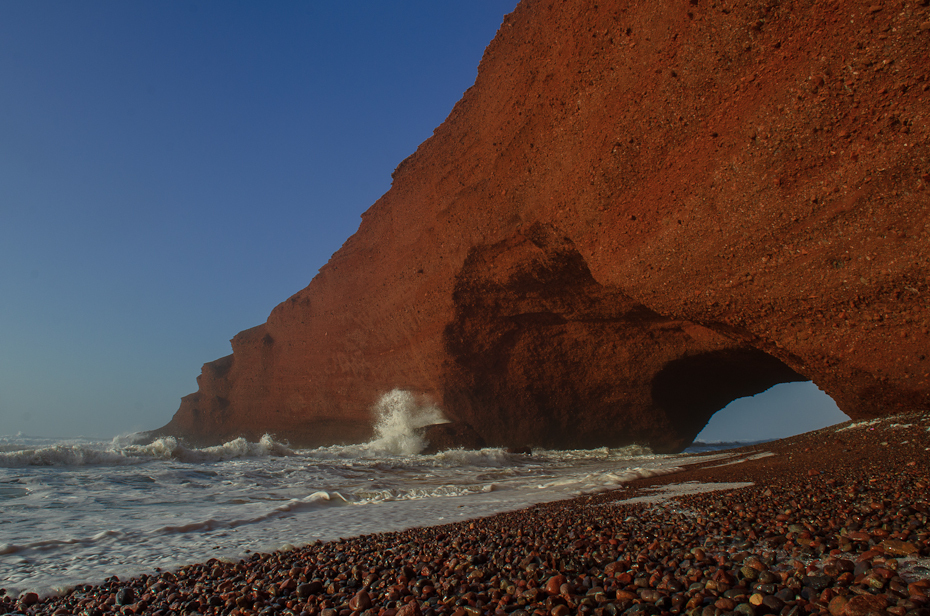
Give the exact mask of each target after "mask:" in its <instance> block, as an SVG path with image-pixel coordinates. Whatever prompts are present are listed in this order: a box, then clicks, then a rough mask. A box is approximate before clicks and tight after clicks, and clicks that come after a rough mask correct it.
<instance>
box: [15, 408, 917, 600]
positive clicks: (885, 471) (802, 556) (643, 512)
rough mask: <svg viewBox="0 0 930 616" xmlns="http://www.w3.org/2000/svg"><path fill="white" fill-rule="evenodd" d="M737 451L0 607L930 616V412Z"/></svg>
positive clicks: (25, 595)
mask: <svg viewBox="0 0 930 616" xmlns="http://www.w3.org/2000/svg"><path fill="white" fill-rule="evenodd" d="M735 453H736V454H737V455H735V456H733V457H731V458H728V459H727V460H726V461H721V460H719V459H717V460H714V461H709V462H698V463H695V464H692V465H690V466H686V467H684V468H683V469H682V470H678V471H675V472H672V473H669V474H666V475H663V476H659V477H651V478H644V479H638V480H634V481H632V482H630V483H628V484H626V485H625V486H624V487H623V488H622V489H619V490H613V491H609V492H603V493H598V494H591V495H586V496H581V497H578V498H574V499H570V500H565V501H557V502H551V503H545V504H540V505H536V506H533V507H530V508H527V509H524V510H520V511H516V512H510V513H503V514H498V515H494V516H491V517H486V518H480V519H474V520H468V521H464V522H456V523H453V524H447V525H442V526H432V527H427V528H416V529H413V530H407V531H402V532H394V533H383V534H376V535H363V536H359V537H353V538H350V539H340V540H337V541H330V542H326V543H321V542H316V543H311V544H308V545H304V546H303V547H299V548H295V549H292V550H287V551H281V552H275V553H255V554H252V555H251V556H250V557H249V558H246V559H243V560H239V561H236V562H229V561H223V560H216V559H211V560H209V561H207V562H205V563H202V564H197V565H191V566H186V567H183V568H181V569H178V570H174V571H161V572H157V573H156V574H154V575H143V576H139V577H137V578H132V579H128V578H127V579H122V578H117V577H111V578H109V579H108V580H106V581H105V582H104V583H103V584H99V585H79V586H76V587H74V588H72V589H71V590H69V591H68V592H67V593H65V594H63V595H61V596H52V597H45V598H42V597H39V596H37V595H36V594H34V593H23V594H21V595H19V596H16V597H14V596H10V595H8V594H7V593H6V592H5V591H0V593H2V595H0V614H60V615H65V614H75V615H77V614H82V615H84V614H86V615H88V616H100V615H104V614H127V615H128V614H153V615H161V616H169V615H178V616H180V615H183V614H203V615H208V614H216V615H220V614H223V615H227V614H229V615H236V614H241V615H243V616H244V615H251V614H263V615H272V614H281V615H294V616H302V615H305V616H438V615H449V616H485V615H494V614H499V615H501V616H503V615H504V614H508V615H512V616H529V615H532V616H568V615H573V614H579V615H586V616H587V615H591V616H616V615H617V614H629V615H631V616H639V615H640V614H645V615H649V616H660V615H661V616H664V615H666V614H687V615H688V616H721V615H727V616H729V615H741V616H765V615H767V614H779V615H783V616H805V615H808V614H816V615H822V616H826V615H827V614H829V615H831V616H870V615H872V614H877V615H878V616H885V615H892V616H930V598H928V595H930V524H928V516H930V414H911V415H898V416H895V417H893V418H886V419H882V420H874V421H865V422H848V423H846V424H840V425H839V426H832V427H829V428H825V429H823V430H819V431H816V432H811V433H807V434H803V435H799V436H796V437H791V438H788V439H783V440H780V441H774V442H769V443H765V444H762V445H756V446H753V447H747V448H743V449H739V450H735ZM287 539H288V541H289V542H290V543H292V544H294V545H299V544H301V543H302V541H301V538H300V537H291V538H287ZM0 584H2V581H0Z"/></svg>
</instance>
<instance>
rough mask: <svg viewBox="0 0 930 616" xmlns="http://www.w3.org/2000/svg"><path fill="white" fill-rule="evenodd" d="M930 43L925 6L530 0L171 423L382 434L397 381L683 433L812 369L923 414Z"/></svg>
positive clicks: (865, 412) (355, 438) (929, 360)
mask: <svg viewBox="0 0 930 616" xmlns="http://www.w3.org/2000/svg"><path fill="white" fill-rule="evenodd" d="M928 47H930V7H928V5H927V2H926V0H904V1H898V2H875V1H874V0H869V1H865V0H850V1H848V2H806V1H802V0H782V1H773V0H751V1H749V2H743V3H734V2H719V1H718V2H710V1H706V2H705V1H704V0H700V1H698V0H691V1H690V2H667V3H656V2H648V1H633V2H628V1H626V0H623V1H621V0H605V1H601V2H598V3H597V4H596V6H595V5H592V4H591V3H590V2H583V1H581V0H566V1H560V2H549V1H546V0H524V1H523V2H521V3H520V4H519V5H518V6H517V8H516V10H515V11H514V12H513V13H512V14H510V15H508V16H506V18H505V19H504V21H503V23H502V25H501V27H500V29H499V31H498V33H497V35H496V37H495V38H494V40H493V41H491V43H490V45H489V46H488V47H487V50H486V52H485V54H484V57H483V59H482V61H481V63H480V66H479V70H478V76H477V80H476V81H475V84H474V86H472V87H471V88H469V89H468V90H467V91H466V92H465V93H464V95H463V97H462V99H461V100H460V101H459V102H458V103H457V104H456V105H455V107H454V108H453V109H452V110H451V112H450V114H449V116H448V118H447V119H446V120H445V122H443V123H442V124H441V125H440V126H439V127H437V128H436V130H435V132H434V134H433V136H432V137H430V138H429V139H427V140H426V141H425V142H423V143H422V144H421V145H420V146H419V147H418V148H417V150H416V152H414V153H413V154H411V155H410V156H409V157H408V158H406V159H405V160H403V161H402V162H400V164H399V165H398V167H397V169H396V171H395V172H394V175H393V185H392V187H391V189H390V190H389V191H388V192H387V193H386V194H385V195H384V196H383V197H381V198H380V199H379V200H378V201H377V202H376V203H375V204H374V205H372V206H371V208H370V209H369V210H368V211H367V212H366V213H365V214H364V215H363V216H362V221H361V224H360V226H359V229H358V231H357V233H355V234H354V235H353V236H351V237H350V238H349V239H348V240H346V242H345V244H344V245H343V246H342V248H341V249H340V250H339V251H337V252H336V253H335V254H334V255H333V256H332V258H331V259H330V261H329V262H328V263H327V264H326V265H325V266H324V267H322V268H321V269H320V271H319V273H318V274H317V275H316V276H315V277H314V278H313V280H312V281H311V282H310V284H309V286H307V287H306V288H305V289H303V290H302V291H299V292H298V293H296V294H295V295H294V296H293V297H291V298H289V299H287V300H285V301H283V302H282V303H281V304H280V305H278V306H277V307H276V308H275V309H274V310H273V311H272V313H271V315H270V316H269V318H268V320H267V322H266V323H264V324H261V325H258V326H256V327H254V328H252V329H249V330H246V331H243V332H240V333H239V334H237V335H236V336H235V337H234V338H233V339H232V354H231V355H229V356H227V357H224V358H221V359H218V360H216V361H212V362H210V363H207V364H205V365H204V367H203V371H202V374H201V375H200V377H199V378H198V385H199V389H198V391H197V392H196V393H193V394H191V395H188V396H186V397H184V398H183V400H182V402H181V405H180V408H179V409H178V411H177V413H176V414H175V416H174V417H173V419H171V421H170V422H169V423H168V424H167V425H166V426H164V427H163V428H161V429H160V430H159V431H157V433H158V434H166V435H173V436H179V437H183V438H185V439H187V441H188V442H191V443H195V444H216V443H220V442H224V441H227V440H229V439H231V438H235V437H238V436H245V437H247V438H249V439H251V440H256V439H258V438H260V437H261V436H262V435H263V434H265V433H272V434H275V435H278V438H281V439H285V440H287V441H289V442H290V443H292V444H294V445H298V446H317V445H325V444H332V443H347V442H364V441H366V440H368V439H369V438H370V437H371V435H372V431H373V422H372V418H371V413H370V409H371V408H372V406H373V405H374V404H375V402H376V401H377V400H378V399H379V397H380V396H381V395H383V394H384V393H386V392H388V391H392V390H394V389H402V390H407V391H411V392H414V393H416V394H418V395H421V396H423V397H424V399H427V400H428V401H429V403H430V404H435V405H436V406H438V407H439V408H441V409H442V411H443V412H444V413H445V414H446V416H447V417H448V418H449V419H450V420H452V421H454V422H458V423H460V424H462V425H463V426H466V427H465V428H463V430H464V431H463V433H469V434H471V433H472V432H470V431H469V429H468V427H470V429H471V430H472V431H476V432H477V437H480V439H481V440H483V441H484V442H485V443H487V444H488V445H492V446H509V447H516V448H520V447H528V446H545V447H552V448H586V447H595V446H604V445H607V446H612V447H619V446H623V445H627V444H631V443H639V444H643V445H649V446H650V447H652V448H653V449H654V450H656V451H678V450H681V449H682V448H683V447H685V446H686V445H687V444H688V443H690V442H691V440H692V439H693V438H694V436H695V435H696V434H697V433H698V432H699V431H700V430H701V429H702V427H703V426H704V425H705V424H706V422H707V420H708V418H709V417H710V416H711V415H712V414H713V413H714V412H716V411H717V410H719V409H721V408H723V407H724V406H725V405H726V404H728V403H729V402H730V401H732V400H733V399H735V398H738V397H743V396H747V395H752V394H755V393H758V392H761V391H763V390H765V389H767V388H769V387H771V386H772V385H775V384H777V383H783V382H788V381H797V380H811V381H813V382H814V383H816V384H817V385H818V386H819V387H820V388H821V389H822V390H824V391H825V392H826V393H827V394H829V395H830V396H831V397H832V398H833V400H835V401H836V403H837V404H838V406H839V408H840V409H841V410H842V411H843V412H845V413H846V414H847V415H848V416H849V417H851V418H853V419H868V418H873V417H880V416H888V415H893V414H896V413H901V412H909V411H914V410H926V409H928V408H930V351H928V349H930V302H928V301H927V298H928V297H930V286H928V285H930V282H928V281H930V186H928V184H930V62H928V58H927V49H928ZM282 224H285V223H283V222H282Z"/></svg>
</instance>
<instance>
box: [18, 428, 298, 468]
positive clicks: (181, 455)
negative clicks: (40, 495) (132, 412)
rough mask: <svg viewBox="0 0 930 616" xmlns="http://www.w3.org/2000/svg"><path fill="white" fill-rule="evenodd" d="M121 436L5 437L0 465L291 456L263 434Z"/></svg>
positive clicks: (220, 459)
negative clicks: (141, 440) (196, 439)
mask: <svg viewBox="0 0 930 616" xmlns="http://www.w3.org/2000/svg"><path fill="white" fill-rule="evenodd" d="M126 440H127V439H125V438H124V437H116V438H115V439H113V440H112V441H109V442H101V441H90V440H82V439H73V440H70V441H64V442H53V443H44V442H43V441H44V439H20V442H19V443H17V442H16V440H15V439H10V438H7V439H4V443H3V447H2V449H3V450H2V451H0V467H2V468H19V467H26V466H122V465H128V464H143V463H145V462H150V461H154V460H176V461H179V462H190V463H203V462H221V461H223V460H232V459H236V458H264V457H272V456H291V455H294V452H293V451H291V450H290V449H289V448H288V447H287V446H285V445H283V444H281V443H278V442H276V441H275V440H274V439H273V438H272V437H271V436H269V435H267V434H266V435H265V436H263V437H262V438H261V440H259V441H258V442H257V443H251V442H249V441H247V440H246V439H244V438H237V439H234V440H232V441H229V442H227V443H223V444H222V445H216V446H213V447H204V448H202V449H194V448H188V447H185V446H184V445H182V444H181V443H180V442H179V441H178V440H177V439H176V438H174V437H171V436H165V437H162V438H159V439H156V440H154V441H152V442H151V443H149V444H146V445H133V444H129V445H126V444H124V443H125V441H126Z"/></svg>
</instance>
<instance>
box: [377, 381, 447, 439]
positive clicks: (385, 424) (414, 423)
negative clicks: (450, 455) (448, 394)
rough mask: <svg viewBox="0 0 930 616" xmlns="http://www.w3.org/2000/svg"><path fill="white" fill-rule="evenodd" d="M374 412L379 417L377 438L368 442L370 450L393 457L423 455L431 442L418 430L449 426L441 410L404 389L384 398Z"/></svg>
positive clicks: (396, 390)
mask: <svg viewBox="0 0 930 616" xmlns="http://www.w3.org/2000/svg"><path fill="white" fill-rule="evenodd" d="M374 411H375V415H376V417H377V423H376V424H375V437H374V438H373V439H372V440H371V442H370V443H368V447H369V449H371V450H375V451H384V452H387V453H393V454H400V455H413V454H417V453H420V452H421V451H423V450H424V449H425V448H426V446H427V442H426V441H425V440H424V439H423V437H421V436H420V435H419V434H417V430H418V429H419V428H423V427H426V426H431V425H433V424H440V423H449V420H448V419H446V418H445V417H444V416H443V414H442V411H440V410H439V408H437V407H436V406H433V405H432V404H429V403H428V402H427V401H425V400H423V399H418V398H417V396H415V395H414V394H413V393H411V392H409V391H404V390H402V389H395V390H393V391H391V392H389V393H386V394H384V395H383V396H381V399H380V400H379V401H378V404H376V405H375V408H374Z"/></svg>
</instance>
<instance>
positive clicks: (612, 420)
mask: <svg viewBox="0 0 930 616" xmlns="http://www.w3.org/2000/svg"><path fill="white" fill-rule="evenodd" d="M453 297H454V304H455V313H454V318H453V320H452V321H451V322H450V323H449V324H448V325H447V327H446V328H445V331H444V345H445V350H446V352H447V354H448V358H449V359H448V365H447V366H445V369H444V377H443V379H442V382H443V387H444V389H443V392H442V405H443V408H444V410H445V411H446V413H447V415H449V416H450V417H452V418H454V419H456V420H459V421H464V422H467V423H469V424H470V425H472V426H474V427H475V429H476V430H477V431H478V432H479V433H480V434H481V436H482V437H483V438H484V439H485V441H486V442H487V443H488V444H489V445H498V446H517V447H533V446H541V447H548V448H592V447H602V446H609V447H621V446H625V445H631V444H640V445H647V446H649V447H651V448H653V449H654V450H655V451H659V452H672V451H680V450H681V449H683V448H684V447H686V446H687V445H689V444H690V443H691V441H692V440H693V439H694V437H695V436H696V435H697V434H698V432H700V430H701V428H703V426H704V425H705V424H706V423H707V421H708V419H709V418H710V417H711V416H712V415H713V414H714V413H715V412H716V411H718V410H720V409H721V408H723V407H725V406H726V405H727V404H728V403H729V402H731V401H732V400H735V399H737V398H740V397H744V396H748V395H753V394H756V393H759V392H761V391H764V390H765V389H768V388H769V387H771V386H772V385H775V384H777V383H782V382H789V381H796V380H806V379H805V378H804V377H802V376H801V375H799V374H797V373H796V372H795V371H793V370H791V369H790V368H789V367H788V366H786V365H785V364H783V363H782V362H781V361H779V360H778V359H776V358H774V357H772V356H770V355H767V354H766V353H764V352H762V351H759V350H757V349H755V348H753V347H750V346H748V345H747V344H746V343H744V342H741V341H736V340H734V339H732V338H729V337H727V336H724V335H722V334H719V333H716V332H713V331H711V330H709V329H707V328H703V327H701V326H698V325H696V324H694V323H690V322H683V321H676V320H672V319H668V318H666V317H663V316H662V315H660V314H658V313H656V312H654V311H652V310H650V309H648V308H647V307H645V306H643V305H642V304H639V303H637V302H635V301H634V300H632V299H631V298H629V297H628V296H626V295H625V294H623V293H622V292H621V291H619V290H617V289H613V288H608V287H605V286H603V285H601V284H599V283H598V282H597V281H596V280H595V279H594V278H593V276H592V275H591V272H590V270H589V269H588V266H587V263H586V262H585V260H584V258H583V257H582V255H581V254H580V253H579V252H578V251H577V249H576V248H575V246H574V244H573V243H572V242H571V241H570V240H568V239H566V238H564V237H562V236H561V235H559V233H558V232H557V231H556V230H555V229H553V228H552V227H550V226H547V225H542V224H536V225H531V226H528V227H527V228H525V229H523V230H520V231H518V232H517V233H515V234H513V235H512V236H511V237H509V238H507V239H505V240H503V241H501V242H498V243H496V244H492V245H486V246H479V247H475V248H473V249H472V251H471V252H470V253H469V255H468V257H467V258H466V260H465V262H464V265H463V267H462V269H461V270H460V272H459V273H458V275H457V277H456V282H455V290H454V295H453Z"/></svg>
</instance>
